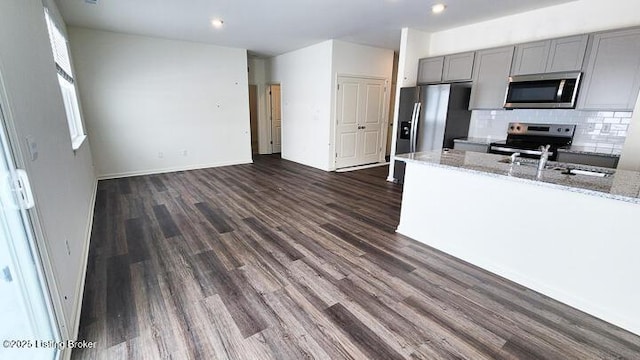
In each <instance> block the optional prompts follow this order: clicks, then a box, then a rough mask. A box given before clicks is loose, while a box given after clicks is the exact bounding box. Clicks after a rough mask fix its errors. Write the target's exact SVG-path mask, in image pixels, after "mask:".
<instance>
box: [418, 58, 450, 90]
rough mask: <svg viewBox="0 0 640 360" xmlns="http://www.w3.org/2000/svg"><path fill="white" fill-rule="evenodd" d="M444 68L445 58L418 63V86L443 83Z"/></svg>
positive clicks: (429, 59)
mask: <svg viewBox="0 0 640 360" xmlns="http://www.w3.org/2000/svg"><path fill="white" fill-rule="evenodd" d="M443 67H444V56H438V57H433V58H426V59H420V62H419V63H418V84H425V83H438V82H441V81H442V68H443Z"/></svg>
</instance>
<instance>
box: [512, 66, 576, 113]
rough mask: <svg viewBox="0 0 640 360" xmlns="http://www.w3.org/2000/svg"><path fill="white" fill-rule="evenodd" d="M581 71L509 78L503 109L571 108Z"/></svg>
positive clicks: (574, 101)
mask: <svg viewBox="0 0 640 360" xmlns="http://www.w3.org/2000/svg"><path fill="white" fill-rule="evenodd" d="M580 77H581V73H579V72H571V73H556V74H542V75H521V76H512V77H510V78H509V87H508V89H507V95H506V99H505V104H504V108H505V109H573V108H575V106H576V98H577V95H578V85H579V84H580Z"/></svg>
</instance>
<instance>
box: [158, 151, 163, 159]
mask: <svg viewBox="0 0 640 360" xmlns="http://www.w3.org/2000/svg"><path fill="white" fill-rule="evenodd" d="M158 159H164V153H163V152H162V151H160V152H159V153H158Z"/></svg>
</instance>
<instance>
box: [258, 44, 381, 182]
mask: <svg viewBox="0 0 640 360" xmlns="http://www.w3.org/2000/svg"><path fill="white" fill-rule="evenodd" d="M392 68H393V50H388V49H381V48H376V47H371V46H365V45H357V44H352V43H348V42H345V41H338V40H327V41H324V42H321V43H318V44H315V45H312V46H309V47H306V48H303V49H299V50H296V51H292V52H289V53H286V54H283V55H280V56H276V57H274V58H271V59H270V60H269V66H268V68H267V73H268V77H269V83H275V84H280V86H281V97H282V158H283V159H287V160H291V161H295V162H298V163H301V164H304V165H308V166H312V167H315V168H318V169H321V170H326V171H331V170H334V169H335V156H334V153H335V148H334V130H335V129H334V123H335V120H334V119H335V95H336V94H335V93H336V91H335V88H336V84H337V77H338V75H354V76H363V77H378V78H384V79H386V80H387V81H390V80H391V71H392ZM386 96H387V97H386V99H387V100H386V101H387V102H388V99H389V98H388V96H389V94H388V91H387V95H386Z"/></svg>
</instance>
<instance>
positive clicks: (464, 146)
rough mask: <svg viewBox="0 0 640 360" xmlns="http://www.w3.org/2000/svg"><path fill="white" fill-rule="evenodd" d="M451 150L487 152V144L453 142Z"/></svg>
mask: <svg viewBox="0 0 640 360" xmlns="http://www.w3.org/2000/svg"><path fill="white" fill-rule="evenodd" d="M453 148H454V149H455V150H464V151H475V152H481V153H487V152H489V145H487V144H476V143H470V142H461V141H455V140H454V141H453Z"/></svg>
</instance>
